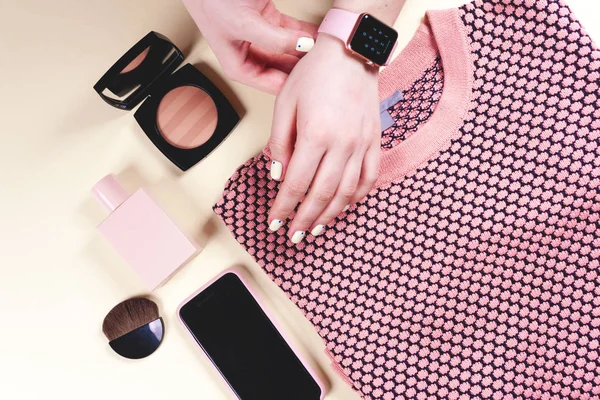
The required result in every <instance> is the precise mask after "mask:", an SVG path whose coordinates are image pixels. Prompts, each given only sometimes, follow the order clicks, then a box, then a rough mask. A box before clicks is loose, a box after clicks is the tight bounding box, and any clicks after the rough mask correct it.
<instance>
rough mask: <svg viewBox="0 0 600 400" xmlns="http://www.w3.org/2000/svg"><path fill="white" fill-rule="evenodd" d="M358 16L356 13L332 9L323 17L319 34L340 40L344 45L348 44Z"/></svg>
mask: <svg viewBox="0 0 600 400" xmlns="http://www.w3.org/2000/svg"><path fill="white" fill-rule="evenodd" d="M359 16H360V14H357V13H353V12H350V11H346V10H341V9H339V8H332V9H331V10H329V11H328V12H327V15H325V19H323V22H321V26H319V33H320V32H323V33H326V34H328V35H331V36H334V37H336V38H338V39H340V40H341V41H342V42H344V43H348V40H349V39H350V35H351V34H352V31H353V30H354V27H355V26H356V21H357V20H358V17H359Z"/></svg>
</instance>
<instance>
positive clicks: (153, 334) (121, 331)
mask: <svg viewBox="0 0 600 400" xmlns="http://www.w3.org/2000/svg"><path fill="white" fill-rule="evenodd" d="M102 331H103V332H104V335H105V336H106V337H107V338H108V340H109V343H108V344H109V345H110V347H111V348H112V349H113V350H114V351H115V352H116V353H117V354H119V355H121V356H123V357H126V358H132V359H138V358H144V357H147V356H149V355H150V354H152V353H154V351H155V350H156V349H157V348H158V346H160V343H161V342H162V339H163V336H164V324H163V320H162V318H161V317H160V316H159V312H158V306H157V305H156V303H155V302H153V301H152V300H149V299H146V298H143V297H135V298H132V299H129V300H125V301H123V302H121V303H119V304H117V305H116V306H114V307H113V309H112V310H110V312H109V313H108V314H107V315H106V317H105V318H104V322H103V323H102Z"/></svg>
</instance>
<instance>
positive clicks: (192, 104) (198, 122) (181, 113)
mask: <svg viewBox="0 0 600 400" xmlns="http://www.w3.org/2000/svg"><path fill="white" fill-rule="evenodd" d="M217 119H218V115H217V107H216V106H215V102H214V101H213V100H212V99H211V98H210V96H209V95H208V94H207V93H206V92H205V91H204V90H202V89H200V88H198V87H195V86H179V87H177V88H175V89H173V90H171V91H170V92H169V93H167V94H166V95H165V96H164V97H163V98H162V100H161V101H160V104H159V105H158V111H157V115H156V122H157V125H158V129H159V131H160V134H161V135H162V136H163V137H164V138H165V140H166V141H167V142H169V143H170V144H172V145H173V146H175V147H179V148H182V149H193V148H195V147H198V146H201V145H203V144H204V143H206V141H207V140H208V139H210V137H211V136H212V134H213V133H214V131H215V128H216V126H217Z"/></svg>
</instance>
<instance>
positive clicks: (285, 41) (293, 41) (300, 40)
mask: <svg viewBox="0 0 600 400" xmlns="http://www.w3.org/2000/svg"><path fill="white" fill-rule="evenodd" d="M248 18H249V21H248V22H247V25H246V26H245V31H244V32H243V33H242V34H243V35H244V37H243V38H242V39H243V40H245V41H248V42H250V43H252V44H254V45H257V46H259V47H262V48H263V49H265V50H267V51H270V52H271V53H275V54H286V53H287V54H292V55H300V54H302V53H306V52H307V51H309V50H310V49H311V48H312V46H313V45H314V43H315V41H314V39H313V37H312V34H311V33H309V32H303V31H301V30H296V29H292V28H286V27H282V26H276V25H273V24H271V23H269V22H268V21H267V20H266V19H265V18H264V17H263V16H262V15H260V14H251V15H250V16H248Z"/></svg>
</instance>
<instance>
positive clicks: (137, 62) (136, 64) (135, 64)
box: [119, 47, 150, 74]
mask: <svg viewBox="0 0 600 400" xmlns="http://www.w3.org/2000/svg"><path fill="white" fill-rule="evenodd" d="M149 51H150V47H146V49H145V50H144V51H142V52H141V53H140V54H138V55H137V57H136V58H134V59H133V60H131V62H130V63H129V64H127V66H126V67H125V68H123V70H122V71H121V72H119V73H120V74H124V73H125V72H129V71H133V70H134V69H136V68H137V67H139V66H140V64H141V63H142V61H144V59H145V58H146V56H147V55H148V52H149Z"/></svg>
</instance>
